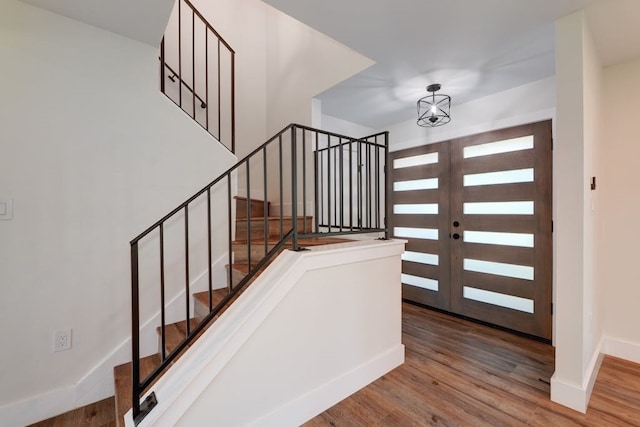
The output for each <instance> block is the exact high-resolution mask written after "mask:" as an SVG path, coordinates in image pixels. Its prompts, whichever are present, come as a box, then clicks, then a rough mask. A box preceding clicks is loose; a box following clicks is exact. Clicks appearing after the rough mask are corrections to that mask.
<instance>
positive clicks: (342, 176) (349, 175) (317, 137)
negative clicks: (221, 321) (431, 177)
mask: <svg viewBox="0 0 640 427" xmlns="http://www.w3.org/2000/svg"><path fill="white" fill-rule="evenodd" d="M379 139H382V142H380V141H379ZM354 146H357V147H359V148H360V149H361V150H360V151H364V150H362V149H363V148H366V150H367V152H369V153H370V154H369V159H368V160H367V161H366V162H365V165H366V166H365V167H364V168H362V167H357V168H354V167H353V164H352V162H351V161H350V162H348V164H345V163H344V158H343V155H342V154H341V153H342V151H343V150H344V149H345V147H349V149H351V148H353V147H354ZM336 150H339V151H336ZM311 152H313V153H314V156H313V168H312V167H310V166H309V165H308V162H309V161H310V160H309V159H307V157H308V156H307V153H311ZM336 152H337V153H340V154H339V156H340V158H341V160H342V162H341V164H340V165H339V166H337V165H336V163H335V161H334V163H333V164H332V163H330V160H331V153H336ZM327 153H328V157H327ZM285 154H286V155H285ZM269 155H271V157H272V158H276V159H277V160H275V162H274V161H268V157H269ZM388 156H389V148H388V132H383V133H380V134H377V135H373V136H371V137H368V139H360V138H353V137H349V136H344V135H339V134H336V133H332V132H326V131H322V130H318V129H313V128H311V127H308V126H303V125H297V124H291V125H289V126H287V127H286V128H284V129H282V130H281V131H280V132H278V133H277V134H276V135H275V136H273V137H272V138H270V139H269V140H268V141H267V142H265V143H264V144H262V145H261V146H259V147H257V148H256V149H255V150H253V151H252V152H251V153H249V154H248V155H247V156H245V157H244V158H243V159H242V160H240V161H239V162H238V163H236V164H235V165H233V166H232V167H230V168H229V169H227V170H226V171H225V172H224V173H223V174H221V175H220V176H219V177H217V178H216V179H214V180H213V181H211V182H210V183H209V184H208V185H206V186H205V187H203V188H202V189H201V190H199V191H198V192H196V193H195V194H194V195H193V196H191V197H189V198H188V199H187V200H186V201H185V202H183V203H181V204H180V205H179V206H178V207H176V208H175V209H173V210H171V212H169V213H168V214H167V215H165V216H163V217H162V218H161V219H160V220H158V221H156V222H155V223H154V224H153V225H152V226H151V227H149V228H147V229H146V230H145V231H143V232H142V233H140V234H139V235H138V236H136V237H135V238H134V239H133V240H131V242H130V244H131V281H132V293H131V295H132V340H133V345H132V361H133V367H132V372H133V384H132V388H133V402H132V407H133V416H134V420H135V422H136V424H137V423H138V422H140V421H141V420H142V419H143V418H144V416H145V415H146V414H147V413H148V412H149V411H150V410H151V409H152V408H153V405H152V404H151V403H149V404H147V403H146V402H144V403H143V404H141V402H140V398H141V396H142V393H143V392H144V390H145V389H146V388H148V387H149V386H150V385H151V384H152V383H153V381H154V380H155V379H156V378H158V377H159V376H160V375H161V374H162V373H163V372H164V371H165V370H166V369H167V368H168V367H169V366H170V365H171V363H172V362H173V361H174V360H175V359H176V358H177V357H178V356H179V355H180V354H181V352H182V351H183V350H184V349H185V348H186V347H187V346H189V344H190V343H191V342H193V340H195V338H196V336H197V335H198V334H199V333H200V332H201V331H202V330H203V329H204V328H205V327H207V325H208V324H209V323H210V322H211V321H212V320H213V319H214V318H215V317H216V316H217V315H218V314H219V313H220V312H221V311H222V310H223V309H224V308H225V307H226V305H228V304H229V303H230V302H231V300H232V299H233V298H234V297H235V296H236V295H237V294H238V293H239V292H240V291H241V290H242V289H243V288H244V287H245V286H246V285H247V284H248V283H249V282H250V281H251V280H252V279H253V278H254V277H255V276H256V274H258V272H259V270H260V269H261V268H263V267H264V266H266V265H267V263H268V262H270V260H271V259H272V258H273V257H274V256H275V255H276V254H277V253H278V252H279V251H280V250H281V249H282V248H284V247H285V245H286V244H287V243H288V242H291V248H292V249H293V250H299V249H301V248H300V239H303V238H308V237H320V236H338V235H347V234H359V233H384V235H385V238H388V236H389V234H388V226H387V224H386V219H385V220H384V221H380V216H381V212H380V211H381V209H382V207H383V205H382V203H383V202H382V199H381V196H383V195H384V194H381V191H380V190H381V189H387V188H389V182H388V177H387V176H386V175H385V174H384V170H385V165H386V162H387V159H388ZM261 157H262V158H261ZM334 157H336V155H335V154H334ZM349 158H350V159H351V155H349ZM376 159H377V160H376ZM383 159H384V160H383ZM327 160H328V161H327ZM274 163H277V164H274ZM260 167H262V169H263V170H262V171H261V172H262V174H261V175H262V179H263V181H264V182H263V183H262V185H260V186H256V188H261V189H262V191H263V192H264V194H263V198H264V201H265V202H266V201H267V194H269V191H270V185H269V184H273V186H274V187H275V184H274V181H275V182H276V183H277V187H278V189H277V191H278V194H279V197H280V204H281V208H280V212H279V214H278V218H277V219H278V220H279V237H278V239H277V241H276V240H274V241H272V242H271V243H269V241H268V240H269V239H268V237H269V232H268V229H269V227H268V220H269V219H270V218H273V217H270V216H269V212H268V211H266V210H265V211H264V212H263V213H262V214H260V215H253V211H252V207H251V200H252V198H251V192H252V191H255V190H252V188H251V182H252V179H254V178H253V177H252V175H251V172H252V170H254V169H255V170H254V172H255V171H256V170H257V171H258V172H260V171H259V168H260ZM276 167H277V169H276ZM287 172H289V174H288V175H287ZM239 174H242V175H243V176H244V179H240V178H241V177H240V176H238V175H239ZM365 175H366V176H367V178H365V179H363V176H365ZM254 176H256V175H254ZM256 177H257V176H256ZM285 177H286V178H285ZM286 179H288V180H289V181H287V182H285V180H286ZM235 180H239V181H243V182H244V183H245V184H246V188H245V189H246V193H247V194H246V198H247V205H246V207H245V209H246V212H245V213H246V218H245V219H238V220H236V221H239V223H238V225H243V226H244V227H245V228H246V235H243V233H242V232H240V230H236V233H237V235H236V238H235V243H234V242H233V241H232V234H233V232H232V230H233V228H232V227H233V226H234V223H236V222H234V218H232V211H233V209H232V203H233V202H234V195H233V194H232V188H233V187H234V186H233V181H235ZM311 180H313V190H311V189H310V188H307V187H310V186H311V185H310V184H311V182H312V181H311ZM347 181H348V182H349V183H350V184H349V188H348V189H344V187H345V186H346V183H347ZM338 182H339V187H340V188H341V189H340V191H339V196H338V192H334V193H333V194H331V192H330V191H327V190H329V189H331V188H332V187H335V186H337V185H338ZM354 182H359V183H360V184H359V187H358V191H357V192H358V194H360V195H362V194H365V193H366V194H369V195H370V197H369V198H367V199H366V203H365V200H364V199H363V198H362V197H358V198H356V200H354V197H353V193H354V191H353V189H352V188H351V186H352V184H353V183H354ZM225 184H226V185H225ZM219 186H222V187H219ZM217 189H221V190H222V192H223V193H224V196H221V195H220V194H219V193H218V196H217V197H218V198H223V199H224V200H219V199H217V200H213V194H216V190H217ZM382 193H386V191H384V190H383V192H382ZM347 195H348V197H346V196H347ZM338 197H339V200H338ZM345 197H346V199H345ZM288 200H289V201H290V202H291V226H290V228H288V227H285V225H284V224H285V215H284V212H283V206H284V204H285V202H286V201H288ZM198 203H206V204H207V206H206V211H207V214H206V219H207V228H206V231H204V232H203V233H204V235H206V236H203V237H202V238H203V239H204V238H206V239H207V242H206V245H203V246H206V257H207V261H208V265H207V270H208V271H207V272H206V273H207V275H208V281H209V283H208V292H209V295H208V314H207V315H206V316H205V317H204V318H203V319H202V321H201V322H200V323H199V324H198V325H197V326H195V327H193V328H191V325H190V321H189V313H190V309H191V307H190V304H189V300H190V295H189V293H190V274H189V272H190V259H191V257H190V250H191V249H190V230H191V229H192V227H190V225H191V222H192V221H193V220H192V215H191V214H190V206H191V205H192V204H193V208H194V209H196V208H197V204H198ZM308 203H314V208H313V212H314V217H313V218H312V220H315V222H316V225H315V227H314V228H313V229H310V228H308V227H307V221H308V220H309V218H310V217H308V216H307V204H308ZM299 204H301V206H302V215H299V211H298V205H299ZM356 204H357V209H358V212H363V213H365V214H366V215H363V218H359V221H358V223H357V225H354V224H353V212H354V211H355V209H356ZM212 205H215V206H216V211H218V212H220V213H223V212H224V213H226V216H227V224H226V226H227V229H223V230H222V231H221V232H220V231H218V232H216V227H217V226H218V225H216V224H214V225H213V226H212ZM386 205H387V203H385V206H386ZM338 208H339V209H338ZM372 210H376V211H377V212H372ZM347 215H348V217H349V219H348V220H345V216H347ZM383 215H384V216H385V217H386V218H389V214H388V210H387V209H386V208H385V213H384V214H383ZM321 218H322V223H320V219H321ZM332 218H333V220H332ZM300 220H301V221H302V224H304V225H302V226H300V225H299V221H300ZM176 221H183V222H184V224H182V225H181V227H182V229H183V232H184V244H183V245H182V246H181V247H182V248H183V250H184V252H183V253H182V254H181V255H179V257H181V259H182V261H183V262H184V266H185V271H184V275H183V277H184V290H185V313H186V318H187V319H186V320H187V326H186V329H187V333H186V336H185V338H184V339H183V340H182V341H181V342H180V344H179V345H178V346H177V347H176V348H175V349H173V350H172V351H171V352H169V354H166V351H165V349H164V344H165V326H166V323H165V322H166V316H165V306H164V304H165V297H166V295H165V264H166V263H170V262H171V263H176V260H167V259H166V258H165V247H166V246H167V244H168V243H167V242H166V241H165V240H166V239H165V228H166V227H170V226H171V224H174V225H175V224H176ZM252 221H258V222H257V223H256V224H261V225H259V226H258V227H252ZM383 222H385V224H383ZM193 225H194V227H193V229H195V228H196V227H195V226H197V224H195V223H194V224H193ZM254 225H255V224H254ZM252 228H253V231H252ZM261 230H262V231H261ZM254 231H255V233H256V234H258V237H260V236H259V234H260V233H264V235H263V236H262V238H264V244H261V243H259V242H255V243H252V238H251V237H252V233H253V232H254ZM156 232H157V235H156ZM191 236H192V237H194V236H193V235H191ZM244 237H246V239H245V238H244ZM154 238H157V239H159V242H158V245H159V248H160V254H159V266H160V274H159V281H160V296H161V307H160V312H161V325H160V331H161V340H162V345H163V349H162V351H161V356H162V362H161V364H160V365H159V366H158V367H157V368H156V369H154V370H153V371H152V372H151V374H149V375H148V376H147V377H146V378H143V379H141V378H140V280H141V278H140V275H141V268H140V260H141V257H140V255H139V249H140V245H145V246H146V247H148V246H149V245H151V244H152V243H153V239H154ZM148 239H149V240H148ZM221 239H222V240H224V239H226V240H227V241H226V244H225V245H224V247H225V248H228V257H229V266H228V269H229V271H228V283H227V292H226V295H225V296H224V297H223V298H222V300H221V301H220V302H218V303H217V304H215V305H214V304H213V284H212V272H211V268H212V267H211V265H212V262H211V261H212V242H214V241H220V240H221ZM233 244H242V245H245V246H246V249H247V269H248V274H247V275H246V276H244V277H243V278H242V279H241V280H240V281H239V282H238V283H237V284H235V283H233V280H232V279H233V275H232V274H231V267H232V265H233V259H232V251H233V249H232V246H233ZM177 247H180V246H177ZM177 247H176V248H177ZM254 249H256V250H263V252H262V253H261V254H257V255H256V256H255V258H254V255H252V250H254ZM193 258H195V256H194V257H193ZM182 261H180V262H182ZM153 402H155V400H153Z"/></svg>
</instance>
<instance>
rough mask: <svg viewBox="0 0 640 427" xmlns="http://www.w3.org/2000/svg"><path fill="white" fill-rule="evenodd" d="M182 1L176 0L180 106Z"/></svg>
mask: <svg viewBox="0 0 640 427" xmlns="http://www.w3.org/2000/svg"><path fill="white" fill-rule="evenodd" d="M181 5H182V1H181V0H178V74H179V76H178V80H179V82H178V105H179V106H180V108H182V8H181Z"/></svg>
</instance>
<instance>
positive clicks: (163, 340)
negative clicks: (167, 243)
mask: <svg viewBox="0 0 640 427" xmlns="http://www.w3.org/2000/svg"><path fill="white" fill-rule="evenodd" d="M160 304H161V305H160V327H161V328H162V330H161V333H160V341H161V344H162V360H165V359H166V358H167V354H166V353H167V346H166V342H167V331H166V327H165V326H166V324H167V321H166V318H165V308H164V304H165V294H164V223H161V224H160Z"/></svg>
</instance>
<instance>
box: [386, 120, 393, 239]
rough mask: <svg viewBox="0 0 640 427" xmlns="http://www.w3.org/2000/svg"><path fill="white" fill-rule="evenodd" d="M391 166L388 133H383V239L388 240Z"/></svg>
mask: <svg viewBox="0 0 640 427" xmlns="http://www.w3.org/2000/svg"><path fill="white" fill-rule="evenodd" d="M391 166H392V165H390V164H389V132H388V131H387V132H385V133H384V181H385V191H384V239H385V240H389V236H390V231H391V200H390V199H389V197H390V196H391V191H392V185H393V184H392V182H391Z"/></svg>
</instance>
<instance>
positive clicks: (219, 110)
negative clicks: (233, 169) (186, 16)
mask: <svg viewBox="0 0 640 427" xmlns="http://www.w3.org/2000/svg"><path fill="white" fill-rule="evenodd" d="M220 70H221V68H220V39H218V141H220V142H222V98H221V97H222V95H221V91H222V82H221V80H222V76H221V75H220ZM231 151H232V152H233V150H231Z"/></svg>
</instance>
